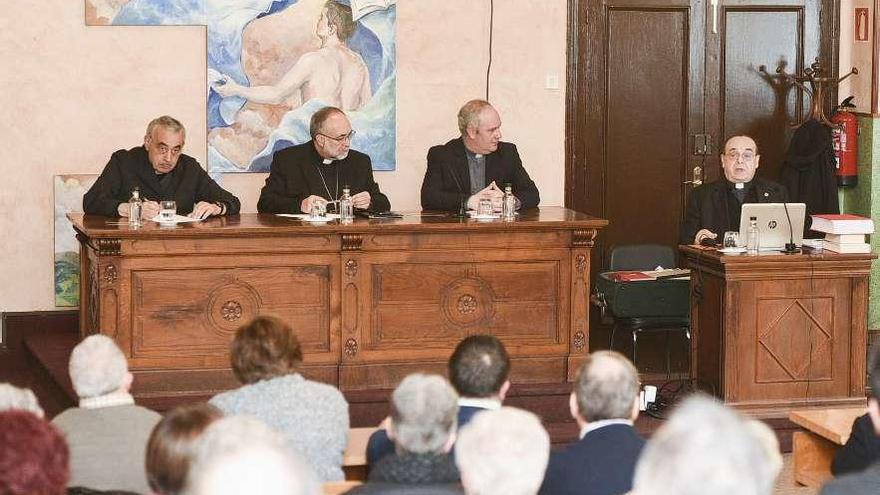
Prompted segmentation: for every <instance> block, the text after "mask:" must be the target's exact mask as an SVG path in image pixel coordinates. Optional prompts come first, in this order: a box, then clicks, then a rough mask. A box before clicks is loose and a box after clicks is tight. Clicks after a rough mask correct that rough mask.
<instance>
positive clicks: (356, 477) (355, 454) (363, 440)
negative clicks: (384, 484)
mask: <svg viewBox="0 0 880 495" xmlns="http://www.w3.org/2000/svg"><path fill="white" fill-rule="evenodd" d="M376 430H378V428H375V427H372V428H351V429H350V430H348V445H346V446H345V454H343V457H342V470H343V471H345V479H346V481H366V479H367V441H368V440H369V439H370V435H372V434H373V432H375V431H376Z"/></svg>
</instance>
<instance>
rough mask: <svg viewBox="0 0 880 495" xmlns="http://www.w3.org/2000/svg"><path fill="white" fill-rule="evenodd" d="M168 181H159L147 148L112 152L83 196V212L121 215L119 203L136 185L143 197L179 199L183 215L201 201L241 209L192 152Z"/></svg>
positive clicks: (229, 212) (231, 210)
mask: <svg viewBox="0 0 880 495" xmlns="http://www.w3.org/2000/svg"><path fill="white" fill-rule="evenodd" d="M165 181H170V182H168V183H167V184H160V183H159V178H158V177H157V176H156V172H155V170H153V165H152V164H151V163H150V159H149V157H148V156H147V150H146V148H144V147H143V146H138V147H137V148H132V149H130V150H119V151H117V152H115V153H113V155H112V156H111V157H110V161H109V162H107V166H106V167H104V171H103V172H101V175H100V176H99V177H98V180H97V181H95V184H94V185H92V188H91V189H89V191H88V192H87V193H86V194H85V196H83V211H84V212H85V213H87V214H89V215H103V216H106V217H118V216H119V212H118V211H117V209H118V208H119V205H120V204H121V203H127V202H128V200H129V199H130V198H131V192H132V190H134V188H135V187H137V188H139V189H140V194H141V198H142V199H144V200H151V201H162V200H174V201H176V202H177V212H178V213H180V214H182V215H185V214H187V213H190V212H191V211H192V210H193V206H194V205H195V204H196V203H198V202H199V201H207V202H209V203H223V204H225V205H226V214H227V215H235V214H237V213H238V211H239V209H240V208H241V203H239V201H238V198H236V197H235V196H233V195H232V194H230V193H229V192H228V191H226V190H225V189H223V188H222V187H220V186H219V185H217V183H216V182H214V179H212V178H211V176H209V175H208V173H207V172H205V170H204V169H202V167H201V165H199V162H197V161H196V160H195V158H193V157H191V156H189V155H180V158H179V159H178V161H177V165H176V166H175V167H174V170H172V171H171V172H169V173H168V174H167V176H166V177H165V178H164V179H163V183H164V182H165Z"/></svg>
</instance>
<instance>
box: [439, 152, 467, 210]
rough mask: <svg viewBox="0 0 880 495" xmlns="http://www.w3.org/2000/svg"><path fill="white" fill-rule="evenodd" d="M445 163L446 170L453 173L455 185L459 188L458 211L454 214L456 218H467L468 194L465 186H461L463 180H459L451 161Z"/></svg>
mask: <svg viewBox="0 0 880 495" xmlns="http://www.w3.org/2000/svg"><path fill="white" fill-rule="evenodd" d="M444 165H446V170H448V171H449V173H450V174H451V175H452V180H453V181H455V187H456V188H457V189H458V213H456V214H455V215H453V216H454V217H455V218H467V195H465V193H464V188H463V187H461V182H459V181H458V177H457V176H456V175H455V170H453V168H452V166H450V165H449V162H445V163H444Z"/></svg>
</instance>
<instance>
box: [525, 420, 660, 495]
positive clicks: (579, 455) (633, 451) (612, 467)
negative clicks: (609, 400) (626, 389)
mask: <svg viewBox="0 0 880 495" xmlns="http://www.w3.org/2000/svg"><path fill="white" fill-rule="evenodd" d="M644 446H645V440H644V439H643V438H642V437H640V436H639V435H638V433H636V430H635V428H633V427H632V426H629V425H626V424H611V425H608V426H603V427H601V428H598V429H596V430H593V431H591V432H589V433H587V434H586V435H584V438H582V439H580V440H578V441H577V442H575V443H573V444H572V445H570V446H569V447H568V448H566V449H565V450H562V451H560V452H553V453H551V454H550V462H549V464H548V465H547V473H546V474H545V475H544V483H543V484H542V485H541V491H540V492H539V493H540V495H575V494H577V495H618V494H621V493H626V492H628V491H630V490H632V482H633V475H634V474H635V470H636V461H638V460H639V455H640V454H641V453H642V448H643V447H644Z"/></svg>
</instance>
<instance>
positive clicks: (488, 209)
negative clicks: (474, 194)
mask: <svg viewBox="0 0 880 495" xmlns="http://www.w3.org/2000/svg"><path fill="white" fill-rule="evenodd" d="M494 213H495V210H494V209H493V207H492V200H491V199H489V198H481V199H480V202H479V203H478V204H477V215H479V216H481V217H491V216H492V215H493V214H494Z"/></svg>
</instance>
